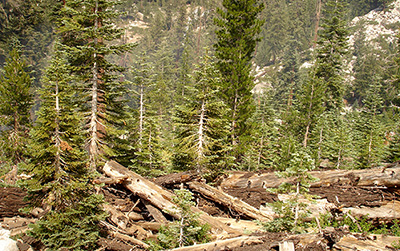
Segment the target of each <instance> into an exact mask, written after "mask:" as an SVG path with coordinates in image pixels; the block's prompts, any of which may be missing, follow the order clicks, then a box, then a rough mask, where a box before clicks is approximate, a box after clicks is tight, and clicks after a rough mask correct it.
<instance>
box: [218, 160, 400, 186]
mask: <svg viewBox="0 0 400 251" xmlns="http://www.w3.org/2000/svg"><path fill="white" fill-rule="evenodd" d="M310 174H311V175H312V176H313V177H315V178H318V179H319V180H318V181H316V182H314V183H312V184H311V187H322V186H330V185H331V184H336V185H352V186H361V187H384V188H389V187H397V186H399V185H400V167H399V166H398V165H396V166H395V167H390V168H384V169H382V168H373V169H363V170H327V171H313V172H310ZM284 182H294V178H280V177H278V176H277V175H276V174H275V173H262V174H253V173H248V172H241V171H235V172H232V173H231V174H230V175H229V176H228V177H226V178H224V179H223V180H222V182H221V184H220V186H221V187H222V188H260V187H263V188H276V187H278V186H279V185H281V184H282V183H284Z"/></svg>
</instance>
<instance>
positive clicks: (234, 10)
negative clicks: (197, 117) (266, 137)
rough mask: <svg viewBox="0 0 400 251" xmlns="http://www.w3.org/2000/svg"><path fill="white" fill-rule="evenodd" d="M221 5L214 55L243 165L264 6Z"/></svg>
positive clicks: (239, 0)
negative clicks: (257, 46) (253, 65)
mask: <svg viewBox="0 0 400 251" xmlns="http://www.w3.org/2000/svg"><path fill="white" fill-rule="evenodd" d="M222 5H223V7H224V9H221V8H218V9H217V13H218V14H219V18H216V19H215V20H214V22H215V24H216V25H217V27H218V30H217V31H216V36H217V42H216V44H215V45H214V46H215V55H216V58H217V60H218V62H217V67H218V69H219V71H220V72H221V74H222V80H223V81H222V82H221V87H222V88H221V90H222V93H221V94H222V97H223V100H224V101H225V103H226V105H228V107H229V108H230V112H229V114H228V116H227V118H228V120H229V122H230V126H231V129H230V130H231V132H230V138H231V139H230V141H231V144H232V146H233V148H234V153H233V156H235V157H236V158H237V159H238V161H239V162H240V158H241V155H243V152H244V150H245V148H246V143H245V141H246V140H248V136H249V135H250V134H251V130H252V126H251V125H250V124H249V118H251V116H252V115H253V113H254V104H253V98H252V94H251V90H252V89H253V87H254V82H253V79H252V76H251V75H250V69H251V59H252V56H253V53H254V50H255V47H256V44H257V42H258V41H260V38H258V37H257V35H258V34H259V33H260V31H261V26H262V25H263V21H261V20H259V19H258V16H259V14H260V13H261V11H262V10H263V8H264V5H263V4H262V3H259V1H257V0H224V1H223V2H222Z"/></svg>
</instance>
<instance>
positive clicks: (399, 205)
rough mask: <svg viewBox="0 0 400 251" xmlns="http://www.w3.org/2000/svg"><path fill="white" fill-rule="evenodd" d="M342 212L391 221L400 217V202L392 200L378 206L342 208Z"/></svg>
mask: <svg viewBox="0 0 400 251" xmlns="http://www.w3.org/2000/svg"><path fill="white" fill-rule="evenodd" d="M341 210H342V211H343V212H344V213H351V215H352V216H356V217H367V218H368V219H379V221H392V220H394V219H400V202H399V201H395V200H394V201H392V202H389V203H387V204H386V205H382V206H380V207H373V208H371V207H364V206H362V207H356V208H342V209H341Z"/></svg>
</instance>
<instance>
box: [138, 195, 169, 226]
mask: <svg viewBox="0 0 400 251" xmlns="http://www.w3.org/2000/svg"><path fill="white" fill-rule="evenodd" d="M143 204H144V206H145V207H146V208H147V210H148V211H149V213H150V214H151V216H153V218H154V220H155V221H157V222H159V223H162V224H166V223H168V220H167V219H166V218H165V216H164V215H163V213H162V212H160V210H158V209H157V208H156V207H154V206H153V205H151V204H150V203H149V202H148V201H147V200H143Z"/></svg>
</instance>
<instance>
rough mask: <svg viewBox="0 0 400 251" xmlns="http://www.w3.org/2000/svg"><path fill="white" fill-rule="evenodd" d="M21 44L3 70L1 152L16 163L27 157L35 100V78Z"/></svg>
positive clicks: (0, 74)
mask: <svg viewBox="0 0 400 251" xmlns="http://www.w3.org/2000/svg"><path fill="white" fill-rule="evenodd" d="M27 68H28V65H27V64H26V61H25V59H24V58H23V57H22V56H21V52H20V50H19V49H18V46H17V45H15V47H14V49H13V50H12V51H11V52H10V55H9V57H8V58H7V59H6V63H5V65H4V69H3V71H2V72H0V83H1V84H0V103H1V106H0V122H1V131H0V135H1V154H2V155H3V157H5V160H6V161H8V162H9V163H11V164H13V165H16V164H18V163H20V162H22V161H24V160H25V158H26V144H27V143H28V138H29V137H28V135H29V129H30V127H31V118H30V109H31V107H32V103H33V96H32V90H31V85H32V81H33V80H32V78H31V77H30V75H29V72H28V71H27Z"/></svg>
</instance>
